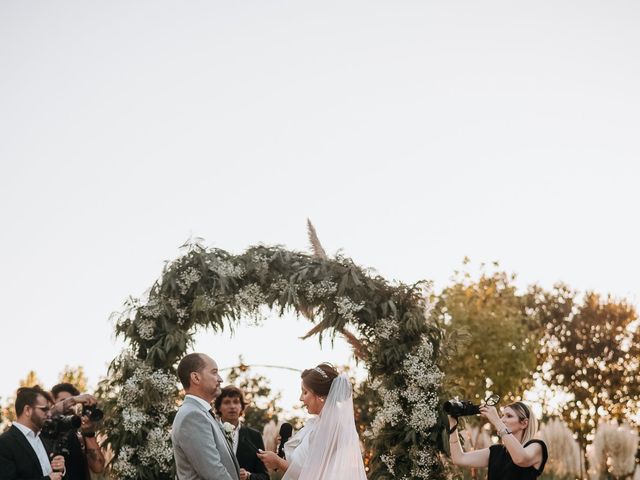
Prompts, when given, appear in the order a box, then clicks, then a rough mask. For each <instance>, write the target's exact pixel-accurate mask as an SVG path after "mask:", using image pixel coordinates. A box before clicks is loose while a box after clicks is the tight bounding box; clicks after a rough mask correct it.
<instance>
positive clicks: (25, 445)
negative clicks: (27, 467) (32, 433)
mask: <svg viewBox="0 0 640 480" xmlns="http://www.w3.org/2000/svg"><path fill="white" fill-rule="evenodd" d="M10 430H11V432H12V434H13V437H14V438H15V439H16V442H18V444H19V445H20V446H21V447H22V450H23V451H24V453H25V454H26V455H27V456H28V457H29V458H30V460H31V461H30V463H33V465H34V471H35V468H36V467H37V470H38V471H40V475H44V472H43V471H42V465H40V460H39V459H38V455H36V452H35V450H34V449H33V447H32V446H31V444H30V443H29V440H27V438H26V437H25V436H24V434H23V433H22V432H21V431H20V430H19V429H18V427H16V426H14V425H11V429H10Z"/></svg>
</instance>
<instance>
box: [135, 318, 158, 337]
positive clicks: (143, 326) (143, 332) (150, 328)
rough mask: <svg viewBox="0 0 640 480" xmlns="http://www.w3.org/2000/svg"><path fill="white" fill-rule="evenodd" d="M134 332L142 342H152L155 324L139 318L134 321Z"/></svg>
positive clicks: (147, 319)
mask: <svg viewBox="0 0 640 480" xmlns="http://www.w3.org/2000/svg"><path fill="white" fill-rule="evenodd" d="M136 331H137V332H138V335H140V338H142V339H143V340H153V337H154V334H155V324H154V322H153V320H151V319H149V318H141V319H139V320H137V321H136Z"/></svg>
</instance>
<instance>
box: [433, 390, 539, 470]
mask: <svg viewBox="0 0 640 480" xmlns="http://www.w3.org/2000/svg"><path fill="white" fill-rule="evenodd" d="M445 408H446V407H445ZM476 408H477V407H476ZM478 410H479V413H480V415H482V416H484V417H485V418H486V419H487V420H489V422H491V424H492V425H493V426H494V427H495V429H496V431H497V432H498V436H499V437H500V438H501V439H502V444H497V445H492V446H491V447H489V448H483V449H480V450H474V451H472V452H464V451H463V450H462V447H461V446H460V437H459V436H458V433H457V431H456V430H457V426H458V419H457V418H456V417H453V416H451V415H449V427H450V428H449V432H450V433H449V446H450V449H451V460H452V461H453V463H454V464H456V465H459V466H463V467H469V468H488V469H489V474H488V477H487V478H488V480H529V479H531V480H533V479H535V478H537V477H538V476H540V475H541V474H542V471H543V470H544V465H545V463H546V461H547V457H548V454H547V446H546V445H545V444H544V442H543V441H542V440H537V439H534V438H533V436H534V435H535V433H536V431H537V430H538V421H537V420H536V417H535V416H534V415H533V412H532V411H531V408H530V407H529V406H528V405H527V404H525V403H523V402H514V403H511V404H509V405H507V406H506V407H504V408H503V409H502V416H499V415H498V412H497V410H496V408H495V407H494V406H492V405H484V406H481V407H479V408H478ZM465 414H466V413H465Z"/></svg>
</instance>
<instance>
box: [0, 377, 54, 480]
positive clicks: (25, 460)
mask: <svg viewBox="0 0 640 480" xmlns="http://www.w3.org/2000/svg"><path fill="white" fill-rule="evenodd" d="M52 403H53V402H52V401H51V396H50V395H49V394H48V393H47V392H45V391H44V390H42V389H41V388H40V387H39V386H35V387H22V388H19V389H18V392H17V394H16V403H15V408H16V416H17V419H16V421H15V422H13V424H12V425H11V428H9V430H7V431H6V432H4V433H3V434H2V435H0V478H1V479H2V480H26V479H42V480H45V479H46V480H61V479H62V478H63V476H64V474H65V460H64V457H63V456H62V455H54V456H53V457H51V456H50V452H49V451H48V450H47V449H46V447H45V445H44V443H43V442H42V439H41V438H40V431H41V429H42V427H43V426H44V425H45V422H47V420H49V419H50V417H51V404H52Z"/></svg>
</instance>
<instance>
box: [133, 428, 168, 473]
mask: <svg viewBox="0 0 640 480" xmlns="http://www.w3.org/2000/svg"><path fill="white" fill-rule="evenodd" d="M138 457H139V458H140V462H141V463H142V465H144V466H146V467H152V466H154V465H158V466H159V467H160V471H162V472H169V471H170V470H171V462H172V461H173V450H172V447H171V437H170V435H169V432H168V431H167V430H164V429H162V428H153V429H151V430H150V431H149V433H148V435H147V438H146V443H145V444H144V446H143V447H142V448H141V449H140V450H139V451H138Z"/></svg>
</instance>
